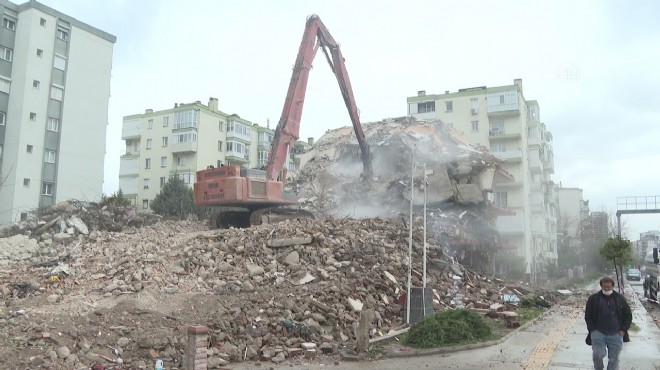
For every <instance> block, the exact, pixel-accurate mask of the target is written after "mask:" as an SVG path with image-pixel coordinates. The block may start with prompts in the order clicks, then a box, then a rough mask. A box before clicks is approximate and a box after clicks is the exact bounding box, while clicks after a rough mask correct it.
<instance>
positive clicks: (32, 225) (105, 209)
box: [0, 200, 162, 246]
mask: <svg viewBox="0 0 660 370" xmlns="http://www.w3.org/2000/svg"><path fill="white" fill-rule="evenodd" d="M161 219H162V217H161V216H159V215H156V214H153V213H142V212H140V213H138V211H137V210H136V208H135V207H118V206H113V205H100V204H98V203H91V202H81V201H76V200H70V201H64V202H61V203H58V204H57V205H55V206H52V207H42V208H39V209H38V210H37V212H36V217H35V218H30V219H28V220H25V221H21V222H19V223H17V224H13V225H10V226H8V227H4V228H2V229H0V238H6V237H9V236H13V235H18V234H22V235H28V236H33V237H40V236H42V234H46V235H45V237H42V238H41V239H43V240H44V241H46V240H49V239H51V238H50V237H55V239H58V238H59V239H61V238H64V239H66V238H70V237H74V236H76V235H79V234H83V235H87V234H89V232H90V231H94V230H107V231H121V230H123V229H124V227H142V226H145V225H152V224H154V223H156V222H158V221H160V220H161ZM65 234H66V235H65ZM52 241H53V240H52ZM54 241H56V242H59V241H61V240H54ZM42 246H43V245H42Z"/></svg>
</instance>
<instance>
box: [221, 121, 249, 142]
mask: <svg viewBox="0 0 660 370" xmlns="http://www.w3.org/2000/svg"><path fill="white" fill-rule="evenodd" d="M227 132H234V133H236V134H238V135H242V136H244V137H246V138H249V137H250V136H251V135H252V130H251V129H250V126H246V125H244V124H242V123H238V122H236V121H228V122H227Z"/></svg>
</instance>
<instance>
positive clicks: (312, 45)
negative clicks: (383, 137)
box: [266, 15, 373, 180]
mask: <svg viewBox="0 0 660 370" xmlns="http://www.w3.org/2000/svg"><path fill="white" fill-rule="evenodd" d="M319 48H321V49H322V50H323V52H324V54H325V56H326V59H327V61H328V63H329V64H330V68H331V69H332V72H333V73H334V74H335V77H336V78H337V82H338V83H339V89H340V91H341V95H342V97H343V98H344V103H345V104H346V108H348V114H349V116H350V117H351V122H352V123H353V129H354V130H355V135H356V136H357V139H358V143H359V144H360V151H361V158H362V164H363V175H364V176H365V177H366V178H368V179H370V178H371V177H372V176H373V169H372V166H371V153H370V152H369V145H368V144H367V140H366V138H365V136H364V131H362V126H361V125H360V117H359V114H358V109H357V105H356V104H355V97H354V96H353V90H352V88H351V81H350V79H349V78H348V73H347V72H346V65H345V64H344V57H343V56H342V54H341V50H340V48H339V44H337V42H336V41H335V39H334V38H333V37H332V35H330V32H328V29H327V28H326V27H325V25H324V24H323V22H321V19H320V18H319V17H318V16H317V15H312V16H310V17H309V18H308V19H307V24H306V25H305V33H304V34H303V39H302V42H301V43H300V48H299V50H298V57H297V58H296V63H295V65H294V66H293V74H292V75H291V82H290V83H289V90H288V92H287V95H286V100H285V102H284V109H283V110H282V116H281V118H280V121H279V122H278V124H277V128H276V129H275V136H274V138H273V144H272V147H271V151H270V155H269V157H268V164H267V165H266V174H267V176H268V178H269V179H273V180H274V179H277V177H278V174H279V172H280V171H281V170H282V168H283V167H284V165H285V164H286V161H287V156H288V153H289V150H290V149H292V148H293V147H294V145H295V142H296V140H298V138H299V134H300V118H301V117H302V110H303V105H304V102H305V92H306V90H307V79H308V77H309V71H310V69H311V68H312V61H313V60H314V57H315V56H316V52H317V51H318V49H319Z"/></svg>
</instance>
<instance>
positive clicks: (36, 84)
mask: <svg viewBox="0 0 660 370" xmlns="http://www.w3.org/2000/svg"><path fill="white" fill-rule="evenodd" d="M39 85H41V83H40V82H39V81H37V80H33V81H32V87H35V88H37V89H38V88H39Z"/></svg>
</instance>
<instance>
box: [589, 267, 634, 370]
mask: <svg viewBox="0 0 660 370" xmlns="http://www.w3.org/2000/svg"><path fill="white" fill-rule="evenodd" d="M600 288H601V290H600V291H599V292H598V293H595V294H592V295H591V296H589V299H588V300H587V307H586V308H585V311H584V320H585V321H586V322H587V330H589V336H588V337H587V342H588V341H589V339H591V344H592V346H591V349H592V351H593V353H592V357H593V360H594V369H596V370H602V369H604V366H603V358H604V357H605V355H606V354H607V357H608V362H607V370H618V369H619V354H620V353H621V349H622V348H623V342H628V341H630V340H629V339H628V329H629V328H630V324H632V312H631V311H630V306H628V302H626V299H625V298H624V297H623V296H622V295H621V294H619V293H617V292H615V291H614V280H612V279H610V278H609V277H604V278H602V279H600Z"/></svg>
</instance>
